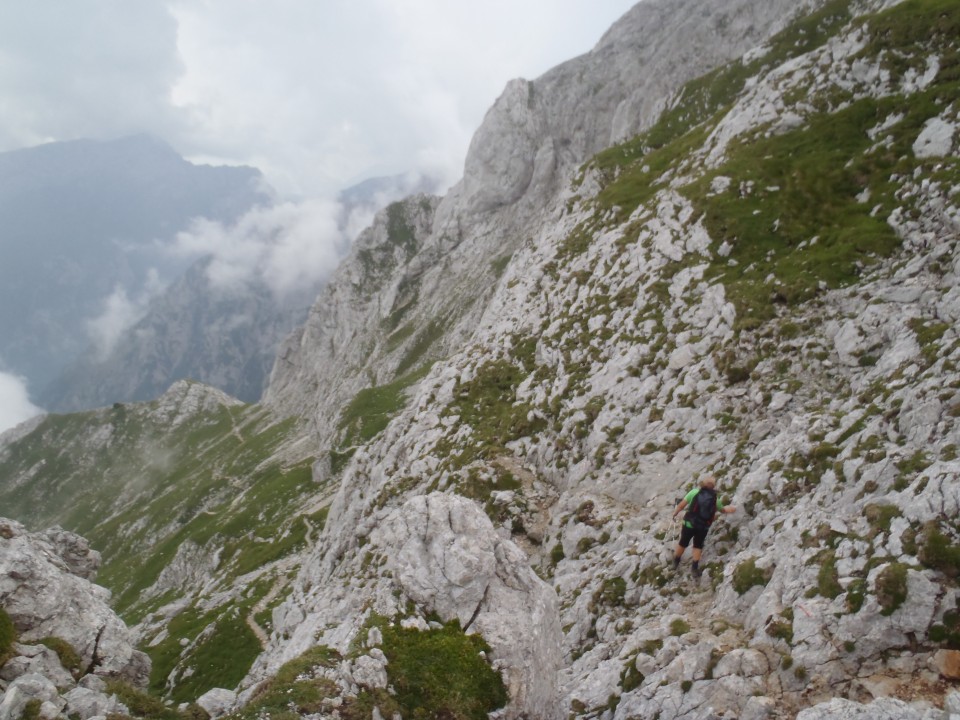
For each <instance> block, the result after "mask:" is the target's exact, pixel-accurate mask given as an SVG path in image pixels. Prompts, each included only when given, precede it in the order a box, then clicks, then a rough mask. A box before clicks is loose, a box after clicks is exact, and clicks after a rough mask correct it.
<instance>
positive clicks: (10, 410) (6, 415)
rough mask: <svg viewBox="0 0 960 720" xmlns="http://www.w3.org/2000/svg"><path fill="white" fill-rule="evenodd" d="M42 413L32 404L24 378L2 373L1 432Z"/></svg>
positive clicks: (0, 377)
mask: <svg viewBox="0 0 960 720" xmlns="http://www.w3.org/2000/svg"><path fill="white" fill-rule="evenodd" d="M42 412H43V410H41V409H40V408H38V407H37V406H36V405H34V404H33V403H32V402H30V395H29V393H28V392H27V385H26V381H25V380H24V379H23V378H22V377H19V376H17V375H11V374H10V373H5V372H2V371H0V432H3V431H4V430H9V429H10V428H12V427H15V426H17V425H19V424H20V423H22V422H23V421H25V420H29V419H30V418H32V417H34V416H35V415H39V414H40V413H42Z"/></svg>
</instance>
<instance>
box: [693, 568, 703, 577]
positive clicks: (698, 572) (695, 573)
mask: <svg viewBox="0 0 960 720" xmlns="http://www.w3.org/2000/svg"><path fill="white" fill-rule="evenodd" d="M701 575H703V570H702V569H701V568H700V567H698V566H697V565H694V566H693V576H694V577H695V578H698V577H700V576H701Z"/></svg>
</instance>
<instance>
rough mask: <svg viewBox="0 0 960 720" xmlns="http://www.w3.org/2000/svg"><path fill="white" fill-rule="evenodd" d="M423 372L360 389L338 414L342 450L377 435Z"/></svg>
mask: <svg viewBox="0 0 960 720" xmlns="http://www.w3.org/2000/svg"><path fill="white" fill-rule="evenodd" d="M424 374H425V371H420V372H416V373H410V374H408V375H405V376H403V377H401V378H398V379H397V380H394V381H393V382H392V383H389V384H387V385H378V386H376V387H371V388H366V389H364V390H361V391H360V392H358V393H357V394H356V395H354V397H353V399H352V400H351V401H350V402H349V403H347V406H346V407H345V408H344V409H343V411H342V412H341V413H340V422H339V426H340V429H341V430H342V431H343V438H342V440H341V443H340V444H341V447H350V446H352V445H363V444H366V443H368V442H370V441H371V440H372V439H373V438H375V437H376V436H377V435H379V434H380V433H381V432H383V430H384V429H385V428H386V427H387V425H388V424H389V423H390V420H391V419H392V418H393V416H394V415H396V414H397V413H398V412H400V410H402V409H403V407H404V406H405V405H406V403H407V399H408V398H407V392H406V391H407V390H408V389H409V388H410V386H411V385H413V384H414V383H415V382H416V381H418V380H420V379H421V378H422V377H423V375H424Z"/></svg>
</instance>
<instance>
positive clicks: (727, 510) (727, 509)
mask: <svg viewBox="0 0 960 720" xmlns="http://www.w3.org/2000/svg"><path fill="white" fill-rule="evenodd" d="M736 511H737V509H736V508H735V507H734V506H733V505H725V506H724V507H723V510H721V511H720V512H722V513H728V514H729V513H734V512H736Z"/></svg>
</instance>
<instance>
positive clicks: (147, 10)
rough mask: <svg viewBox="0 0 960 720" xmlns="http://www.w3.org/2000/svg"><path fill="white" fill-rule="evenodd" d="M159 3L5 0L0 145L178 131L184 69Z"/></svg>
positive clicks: (172, 26) (0, 27) (0, 10)
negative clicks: (175, 102)
mask: <svg viewBox="0 0 960 720" xmlns="http://www.w3.org/2000/svg"><path fill="white" fill-rule="evenodd" d="M183 69H184V68H183V65H182V63H181V60H180V56H179V54H178V51H177V25H176V21H175V20H174V18H173V16H172V15H171V14H170V13H169V11H168V10H167V8H166V6H165V3H164V2H163V1H162V0H143V1H141V2H136V3H131V2H128V1H127V0H83V1H82V2H69V3H19V2H5V3H0V118H2V119H0V149H5V150H6V149H13V148H16V147H23V146H28V145H35V144H39V143H42V142H46V141H49V140H71V139H76V138H79V137H90V138H98V139H99V138H104V139H111V138H114V137H117V136H120V135H126V134H133V133H138V132H144V131H153V132H156V133H157V134H159V135H163V136H167V137H172V136H174V135H176V134H178V131H177V129H176V128H177V127H178V126H179V123H180V121H179V119H178V117H177V115H178V113H177V111H176V109H175V108H174V107H173V106H172V104H171V103H170V100H169V95H170V87H171V85H172V84H173V83H175V82H176V80H177V78H178V77H179V76H180V74H181V73H182V71H183Z"/></svg>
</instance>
